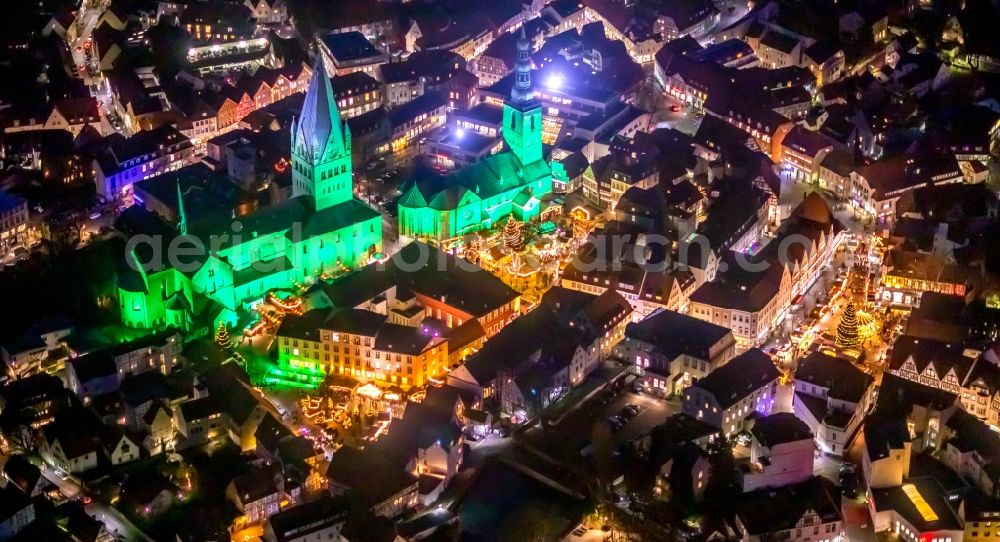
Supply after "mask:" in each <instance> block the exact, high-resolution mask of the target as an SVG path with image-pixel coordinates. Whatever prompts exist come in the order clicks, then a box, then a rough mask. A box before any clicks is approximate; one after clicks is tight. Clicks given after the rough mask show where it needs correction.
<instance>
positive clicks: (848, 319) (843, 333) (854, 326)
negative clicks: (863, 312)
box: [834, 302, 861, 348]
mask: <svg viewBox="0 0 1000 542" xmlns="http://www.w3.org/2000/svg"><path fill="white" fill-rule="evenodd" d="M834 344H836V345H837V347H838V348H855V347H857V346H858V345H859V344H861V333H860V332H859V331H858V312H857V310H856V309H855V308H854V303H851V302H848V303H847V308H845V309H844V315H843V316H841V317H840V324H838V325H837V338H836V340H835V341H834Z"/></svg>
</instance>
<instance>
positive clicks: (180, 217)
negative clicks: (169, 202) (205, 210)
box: [177, 181, 188, 235]
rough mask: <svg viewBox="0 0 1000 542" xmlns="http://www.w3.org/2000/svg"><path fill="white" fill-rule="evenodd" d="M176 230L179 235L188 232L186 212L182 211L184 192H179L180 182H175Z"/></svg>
mask: <svg viewBox="0 0 1000 542" xmlns="http://www.w3.org/2000/svg"><path fill="white" fill-rule="evenodd" d="M177 231H178V232H180V234H181V235H187V234H188V223H187V213H186V212H185V211H184V194H182V193H181V183H180V181H178V182H177Z"/></svg>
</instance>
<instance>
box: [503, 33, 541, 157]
mask: <svg viewBox="0 0 1000 542" xmlns="http://www.w3.org/2000/svg"><path fill="white" fill-rule="evenodd" d="M529 52H530V44H529V42H528V38H527V36H526V35H525V34H524V27H523V26H522V27H521V38H520V39H519V40H517V62H516V63H515V65H514V73H515V79H514V87H513V88H512V89H511V91H510V99H508V100H507V101H506V102H505V103H504V107H503V139H504V141H506V142H507V145H508V146H509V147H510V150H511V152H513V153H514V155H515V156H517V158H518V160H520V161H521V163H522V164H531V163H533V162H536V161H538V160H541V159H542V104H541V103H539V101H538V100H536V99H535V92H534V91H533V90H532V89H531V59H529V58H528V54H529Z"/></svg>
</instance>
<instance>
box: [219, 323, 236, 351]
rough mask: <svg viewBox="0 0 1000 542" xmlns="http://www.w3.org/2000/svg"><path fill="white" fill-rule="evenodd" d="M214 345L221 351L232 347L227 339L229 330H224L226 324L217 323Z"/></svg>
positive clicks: (230, 340)
mask: <svg viewBox="0 0 1000 542" xmlns="http://www.w3.org/2000/svg"><path fill="white" fill-rule="evenodd" d="M215 344H217V345H218V346H219V348H222V349H223V350H228V349H230V348H232V347H233V341H232V339H230V338H229V330H227V329H226V324H224V323H222V322H219V328H218V329H216V330H215Z"/></svg>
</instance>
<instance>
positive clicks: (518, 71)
mask: <svg viewBox="0 0 1000 542" xmlns="http://www.w3.org/2000/svg"><path fill="white" fill-rule="evenodd" d="M529 54H531V42H529V41H528V35H527V34H526V33H525V32H524V25H521V37H520V38H518V40H517V60H516V61H515V62H514V73H515V80H514V87H513V88H512V89H511V91H510V99H511V101H512V102H514V103H526V102H530V101H531V100H533V99H534V98H535V92H534V91H533V90H532V89H531V59H530V58H529V57H528V55H529Z"/></svg>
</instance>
